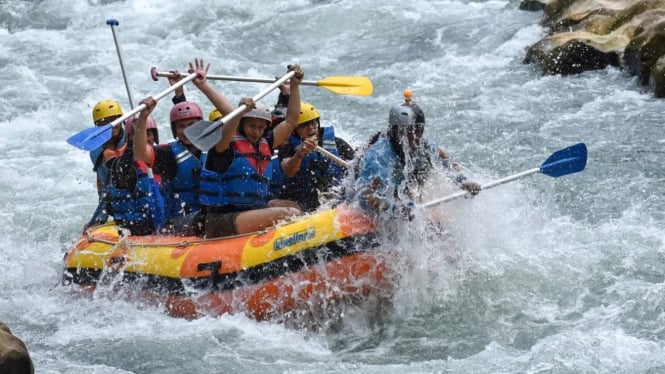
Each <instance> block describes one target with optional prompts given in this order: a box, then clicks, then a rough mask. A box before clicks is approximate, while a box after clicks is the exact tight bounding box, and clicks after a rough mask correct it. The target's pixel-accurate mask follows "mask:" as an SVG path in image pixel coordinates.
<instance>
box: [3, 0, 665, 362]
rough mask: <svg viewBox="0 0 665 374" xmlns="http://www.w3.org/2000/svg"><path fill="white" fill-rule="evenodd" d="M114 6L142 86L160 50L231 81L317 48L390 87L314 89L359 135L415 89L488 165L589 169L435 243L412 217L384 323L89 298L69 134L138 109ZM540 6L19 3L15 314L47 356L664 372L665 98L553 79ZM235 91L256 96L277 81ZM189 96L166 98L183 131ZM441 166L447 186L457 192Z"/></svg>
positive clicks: (586, 78)
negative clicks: (69, 281) (253, 316)
mask: <svg viewBox="0 0 665 374" xmlns="http://www.w3.org/2000/svg"><path fill="white" fill-rule="evenodd" d="M241 4H242V5H241ZM108 18H116V19H118V20H119V21H120V26H119V28H118V30H117V31H118V37H119V42H120V45H121V47H122V50H123V57H124V60H125V65H126V67H127V73H128V81H129V82H130V86H131V89H132V92H133V94H134V96H135V98H141V97H144V96H147V95H149V94H155V93H158V92H160V91H162V90H164V89H165V88H166V87H167V83H166V81H164V80H160V81H159V82H153V81H152V80H151V79H150V76H149V70H150V68H151V67H152V66H155V67H157V68H158V70H160V71H161V70H170V69H180V70H181V71H182V70H185V68H186V65H187V63H188V62H189V61H190V60H191V59H192V58H193V57H195V56H199V57H202V58H204V59H205V60H206V61H208V62H210V63H211V72H212V73H214V74H223V75H238V76H275V75H279V74H282V73H283V72H284V71H285V67H286V65H287V64H290V63H299V64H301V65H302V66H303V68H304V70H305V72H306V78H307V79H313V80H317V79H322V78H325V77H327V76H334V75H363V76H368V77H370V78H371V79H372V81H373V82H374V94H373V95H372V96H371V97H353V96H342V95H335V94H333V93H331V92H328V91H326V90H323V89H319V88H315V87H303V88H302V92H303V96H304V99H305V100H306V101H309V102H312V103H314V104H315V105H316V106H317V107H318V108H319V110H320V112H321V113H322V120H323V122H324V124H333V125H335V126H336V128H337V130H338V132H339V133H340V134H341V135H342V136H343V137H344V138H346V139H347V140H348V141H349V142H350V143H352V144H353V145H360V144H362V143H363V142H364V141H365V140H366V139H367V138H368V137H369V136H370V135H371V134H372V133H374V132H376V131H377V130H379V129H381V128H382V127H383V126H385V123H386V120H387V116H388V109H389V108H390V106H391V105H392V104H393V103H395V102H398V101H400V100H401V94H402V91H403V90H404V89H406V88H409V89H411V90H412V91H413V93H414V99H415V100H416V101H418V102H419V103H420V105H421V106H422V107H423V108H424V110H425V112H426V114H427V121H428V128H427V133H428V135H429V136H430V137H431V138H432V139H434V140H436V141H437V142H438V143H439V144H440V145H441V146H442V147H443V148H444V149H446V150H447V151H448V152H449V153H450V154H451V155H452V157H453V159H454V160H456V161H457V162H459V163H460V164H461V165H463V166H464V168H465V170H466V173H467V174H468V175H469V176H470V177H471V178H472V179H474V180H476V181H480V182H488V181H491V180H493V179H496V178H499V177H503V176H506V175H510V174H513V173H517V172H520V171H523V170H527V169H530V168H533V167H537V166H539V165H540V164H541V163H542V162H543V161H544V160H545V159H546V158H547V156H548V155H549V154H551V153H552V152H554V151H556V150H557V149H560V148H563V147H565V146H568V145H571V144H575V143H577V142H585V143H586V144H587V145H588V148H589V164H588V167H587V170H586V171H584V172H583V173H579V174H575V175H571V176H566V177H562V178H558V179H552V178H549V177H546V176H544V175H536V176H532V177H529V178H526V179H522V180H520V181H516V182H513V183H510V184H507V185H504V186H501V187H498V188H496V189H493V190H491V191H489V190H488V191H485V192H484V193H481V194H480V195H479V196H477V197H475V198H473V199H470V200H468V199H463V200H459V201H455V202H451V203H448V204H444V205H443V206H441V207H439V208H438V209H439V210H440V212H441V213H443V214H445V216H446V228H445V232H442V233H439V234H438V235H436V236H434V237H433V238H432V237H430V238H429V239H421V238H424V237H425V236H419V235H417V233H418V232H419V231H418V230H419V228H418V227H415V228H414V227H412V228H411V231H409V232H405V233H404V235H405V236H406V237H408V238H409V240H408V241H406V240H405V242H404V243H402V245H401V247H402V250H403V251H404V252H405V253H407V254H408V255H409V257H410V259H411V261H412V264H413V266H412V267H411V268H410V270H409V271H408V272H407V273H406V274H405V275H404V279H403V282H402V284H400V288H399V290H398V291H397V293H396V295H395V307H394V310H392V311H390V312H386V313H385V314H384V315H382V316H380V317H381V318H376V317H377V316H371V315H367V314H365V313H362V310H360V311H359V310H349V312H348V313H346V314H345V315H344V316H343V317H342V320H341V321H337V322H336V323H335V324H334V326H330V327H329V328H322V329H314V330H311V329H300V328H292V327H290V326H287V325H284V324H280V323H274V322H260V323H259V322H256V321H253V320H250V319H247V318H246V317H244V316H240V315H235V316H223V317H219V318H206V317H204V318H201V319H197V320H194V321H187V320H181V319H175V318H171V317H168V316H167V315H165V314H164V313H163V310H161V309H159V308H155V307H151V306H142V305H138V304H136V303H127V302H123V301H110V300H109V299H108V298H107V297H104V295H103V293H98V294H95V295H93V296H92V297H88V298H85V297H77V296H74V295H72V294H70V293H69V292H68V291H67V289H65V288H63V287H62V286H60V285H59V279H60V275H61V261H62V257H63V254H64V252H65V250H66V249H67V248H68V247H69V246H70V245H71V244H72V243H73V242H74V241H75V240H76V239H77V237H78V236H79V235H80V233H81V229H82V226H83V224H84V223H85V222H86V220H87V219H88V218H89V216H90V214H91V212H92V211H93V210H94V208H95V205H96V201H95V200H96V192H95V186H94V175H93V173H92V171H91V164H90V160H89V158H88V154H87V153H86V152H84V151H81V150H79V149H76V148H73V147H71V146H70V145H68V144H67V143H66V142H65V139H66V138H67V137H68V136H70V135H72V134H74V133H76V132H78V131H80V130H82V129H84V128H86V127H88V126H90V125H91V115H90V113H91V109H92V106H93V105H94V104H95V103H96V102H97V101H98V100H101V99H104V98H108V97H114V98H117V99H118V100H120V102H121V103H122V105H123V106H124V107H125V109H128V108H129V102H128V100H127V96H126V91H125V86H124V83H123V79H122V75H121V71H120V65H119V63H118V57H117V54H116V49H115V46H114V44H113V35H112V33H111V30H110V29H109V27H108V26H106V23H105V21H106V19H108ZM539 19H540V14H539V13H529V12H523V11H520V10H518V2H517V1H498V0H490V1H467V0H461V1H424V0H414V1H410V2H394V1H382V0H371V1H370V0H359V1H348V0H339V1H314V0H309V1H305V0H296V1H274V2H270V3H269V2H262V1H255V0H247V1H244V2H236V1H222V0H216V1H202V0H192V1H187V2H176V1H149V0H129V1H111V0H103V1H102V0H88V1H83V0H72V1H66V2H57V1H18V0H5V1H1V2H0V41H1V42H0V75H1V76H2V78H3V84H2V85H0V107H1V108H2V111H3V115H2V116H0V128H1V130H2V131H1V134H2V135H0V156H1V158H2V163H1V164H0V175H1V179H0V202H1V203H2V207H3V209H2V211H0V243H2V248H3V249H2V253H3V256H2V258H3V259H4V266H3V267H2V269H3V270H2V271H1V272H0V284H1V285H2V287H1V290H0V320H2V321H4V322H6V323H7V324H8V325H9V326H10V327H11V328H12V330H13V332H14V333H15V334H17V335H18V336H19V337H21V338H22V339H23V340H24V341H25V342H26V344H27V346H28V348H29V350H30V353H31V355H32V358H33V360H34V363H35V365H36V367H37V371H38V372H40V373H60V372H63V373H64V372H66V373H128V372H136V373H169V372H170V373H182V372H227V373H246V372H266V373H281V372H290V373H318V372H331V373H346V372H355V373H403V372H413V373H430V372H468V373H497V372H503V373H515V372H527V373H565V372H570V373H578V372H586V373H596V372H597V373H619V372H623V373H661V372H665V352H664V342H665V328H664V326H665V283H664V278H665V249H664V247H663V236H664V232H663V223H664V221H665V216H664V214H663V211H664V206H663V205H664V200H663V190H664V187H663V180H664V177H665V173H664V172H663V169H662V165H663V161H662V160H663V142H664V141H665V138H664V137H663V135H662V133H663V132H662V128H661V127H662V125H663V105H665V104H664V102H663V101H662V100H656V99H654V98H653V97H652V96H651V95H650V94H648V93H645V92H643V91H642V90H641V89H640V88H639V86H638V85H637V82H636V79H635V78H633V77H631V76H628V75H627V74H626V73H624V72H622V71H619V70H616V69H614V68H608V69H605V70H599V71H594V72H587V73H584V74H581V75H579V76H571V77H561V76H548V77H542V76H539V75H538V74H537V72H536V71H535V70H534V68H533V67H532V66H528V65H523V64H522V63H521V61H522V59H523V57H524V55H525V49H526V48H527V47H528V46H530V45H531V44H533V43H534V42H536V41H537V40H539V39H540V38H541V37H542V36H543V35H544V30H543V29H542V28H541V27H540V26H539V25H538V22H539ZM214 84H215V86H216V87H218V88H219V89H220V90H221V91H223V92H224V93H225V94H227V95H228V97H230V98H231V99H232V100H233V101H237V100H238V99H239V98H240V97H242V96H253V95H254V94H256V93H258V92H259V91H260V90H261V89H262V87H263V86H262V85H261V84H255V83H237V82H225V83H222V82H215V83H214ZM186 92H187V94H188V96H189V98H190V99H192V100H196V101H199V102H200V103H201V104H202V106H203V108H204V110H206V111H208V110H209V109H210V108H211V107H210V104H209V103H207V102H206V101H205V100H204V97H203V96H202V95H200V94H199V93H198V92H197V91H196V89H195V88H193V87H192V86H187V87H186ZM265 100H266V102H268V103H269V104H272V103H273V102H274V101H275V96H274V95H271V96H269V97H267V98H266V99H265ZM170 107H171V104H170V103H169V102H168V99H165V100H163V101H162V102H160V104H159V105H158V107H157V109H156V113H155V117H156V119H157V121H158V123H159V124H160V131H161V134H162V140H166V139H168V138H169V137H170V131H169V129H168V111H169V110H170ZM433 182H434V183H432V186H430V188H429V190H428V191H427V192H428V197H429V198H436V197H440V196H443V195H445V194H447V193H448V191H447V190H446V189H445V187H442V185H445V183H441V181H440V180H435V181H433ZM414 225H416V226H417V222H416V223H414ZM413 234H415V235H413ZM409 235H410V236H409Z"/></svg>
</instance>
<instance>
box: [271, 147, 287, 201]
mask: <svg viewBox="0 0 665 374" xmlns="http://www.w3.org/2000/svg"><path fill="white" fill-rule="evenodd" d="M280 162H281V161H280V159H279V157H278V156H277V155H273V156H272V159H271V160H270V163H271V164H272V166H271V167H272V177H271V178H270V188H269V189H268V200H272V199H279V198H280V195H281V194H282V190H284V178H286V175H284V172H283V171H282V166H281V165H280Z"/></svg>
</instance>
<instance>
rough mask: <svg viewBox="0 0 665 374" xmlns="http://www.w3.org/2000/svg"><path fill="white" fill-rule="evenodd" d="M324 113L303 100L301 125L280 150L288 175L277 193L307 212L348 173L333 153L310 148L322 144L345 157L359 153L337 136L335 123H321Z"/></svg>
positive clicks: (330, 150)
mask: <svg viewBox="0 0 665 374" xmlns="http://www.w3.org/2000/svg"><path fill="white" fill-rule="evenodd" d="M320 117H321V115H320V114H319V111H318V110H316V107H314V105H312V104H310V103H300V116H299V117H298V127H296V129H295V131H294V132H293V134H291V136H290V137H289V141H288V142H287V143H285V144H284V145H282V146H281V147H280V148H279V153H278V154H279V159H280V160H281V169H282V170H283V171H284V174H285V179H284V186H283V187H282V189H281V191H280V192H279V193H278V195H277V196H279V198H281V199H287V200H293V201H295V202H297V203H298V205H300V207H301V208H302V210H303V211H305V212H312V211H314V210H316V208H318V207H319V205H320V201H319V197H320V196H319V195H320V194H325V193H326V192H329V191H330V189H331V188H332V187H334V186H336V185H338V184H339V182H340V181H341V180H342V177H343V176H344V175H345V173H346V169H345V168H343V167H342V166H340V165H339V164H338V163H336V162H335V161H333V160H331V159H330V158H329V157H327V156H325V155H323V154H321V153H319V152H307V149H310V148H315V147H316V146H320V147H321V148H323V149H325V150H326V151H328V152H330V153H332V154H333V155H335V156H337V157H340V158H341V159H342V160H344V161H350V160H352V159H353V157H354V156H355V152H354V150H353V148H351V146H350V145H349V143H347V142H346V141H345V140H344V139H342V138H339V137H337V136H335V129H334V127H332V126H327V127H321V124H320V122H319V121H320ZM306 144H307V145H308V146H305V145H306Z"/></svg>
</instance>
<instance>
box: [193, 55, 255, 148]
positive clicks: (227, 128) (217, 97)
mask: <svg viewBox="0 0 665 374" xmlns="http://www.w3.org/2000/svg"><path fill="white" fill-rule="evenodd" d="M209 68H210V64H208V65H207V66H205V64H204V62H203V60H202V59H198V58H196V59H194V64H192V63H191V62H190V63H189V71H190V74H191V73H194V72H196V73H198V76H197V77H196V78H194V80H193V82H194V85H195V86H196V88H198V89H199V90H200V91H201V92H202V93H203V94H204V95H205V96H206V97H207V98H208V100H210V102H211V103H212V105H214V106H215V108H217V110H219V112H220V113H222V115H223V116H225V115H227V114H229V113H231V112H233V110H234V109H235V108H234V107H233V104H231V102H230V101H229V100H228V99H227V98H226V97H225V96H224V95H222V94H221V93H219V92H218V91H217V90H215V89H214V88H213V87H212V86H210V85H209V84H208V81H207V79H206V75H207V74H208V69H209ZM242 104H245V105H247V108H248V110H251V109H252V108H254V102H253V101H252V100H251V99H249V100H247V99H246V98H245V99H242V100H241V105H242ZM250 104H251V105H250ZM239 123H240V116H236V117H235V118H234V119H233V120H231V121H230V122H228V123H224V125H223V126H222V130H221V131H222V140H220V141H219V143H217V144H216V145H215V150H217V152H218V153H222V152H224V151H225V150H226V149H227V148H228V147H229V145H230V144H231V140H232V139H233V135H235V132H236V130H237V129H238V124H239Z"/></svg>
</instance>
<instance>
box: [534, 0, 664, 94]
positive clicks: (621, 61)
mask: <svg viewBox="0 0 665 374" xmlns="http://www.w3.org/2000/svg"><path fill="white" fill-rule="evenodd" d="M527 2H528V3H527ZM536 3H542V4H545V7H544V9H543V13H544V17H543V21H542V24H543V25H545V26H548V27H549V28H550V35H549V36H547V37H545V38H543V39H542V40H540V41H539V42H538V43H536V44H534V45H533V46H531V47H530V48H529V49H528V51H527V55H526V57H525V59H524V62H525V63H534V64H536V65H538V67H539V68H540V70H541V72H542V73H543V74H564V75H565V74H577V73H581V72H583V71H586V70H593V69H602V68H604V67H606V66H608V65H613V66H620V67H622V68H624V69H625V70H626V71H628V72H629V73H631V74H635V75H637V76H638V77H639V80H640V83H641V84H642V85H647V84H648V85H650V87H651V88H652V89H654V92H656V91H655V90H658V92H657V93H656V95H657V96H658V97H661V96H662V95H664V94H665V93H664V92H663V91H662V90H663V81H664V80H665V78H664V77H663V68H662V66H663V62H662V61H661V60H659V59H660V57H661V56H663V55H665V0H523V4H524V5H523V7H525V8H537V7H538V6H539V5H538V4H536ZM656 64H658V67H656Z"/></svg>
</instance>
